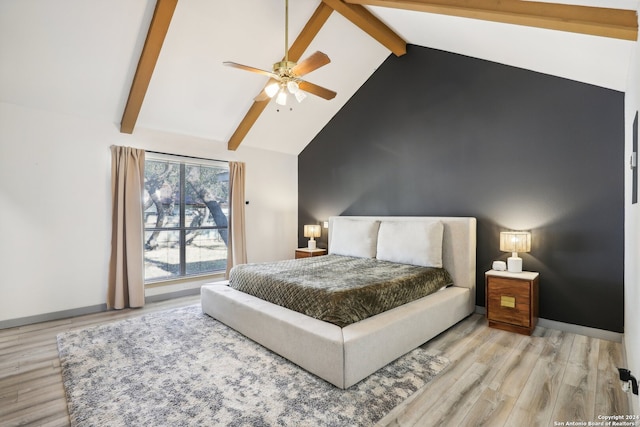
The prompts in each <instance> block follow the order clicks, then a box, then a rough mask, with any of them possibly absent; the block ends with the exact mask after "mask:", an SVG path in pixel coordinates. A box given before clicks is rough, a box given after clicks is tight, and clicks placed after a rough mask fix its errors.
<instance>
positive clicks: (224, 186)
mask: <svg viewBox="0 0 640 427" xmlns="http://www.w3.org/2000/svg"><path fill="white" fill-rule="evenodd" d="M197 162H198V163H195V162H193V161H192V159H187V158H180V157H174V156H164V155H155V154H151V153H148V154H147V158H146V161H145V170H144V187H145V192H144V227H145V228H144V275H145V283H148V282H155V281H161V280H171V279H176V278H180V277H185V276H193V275H202V274H211V273H214V272H218V271H224V270H225V269H226V264H227V232H228V228H227V223H228V213H229V203H228V201H229V166H228V164H227V163H225V162H215V161H207V160H202V161H200V160H198V161H197Z"/></svg>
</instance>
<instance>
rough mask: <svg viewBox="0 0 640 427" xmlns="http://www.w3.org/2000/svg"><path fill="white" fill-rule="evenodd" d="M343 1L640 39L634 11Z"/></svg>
mask: <svg viewBox="0 0 640 427" xmlns="http://www.w3.org/2000/svg"><path fill="white" fill-rule="evenodd" d="M324 1H328V0H324ZM332 1H338V0H332ZM344 1H346V2H347V3H350V4H352V5H354V6H356V5H360V6H363V5H367V6H382V7H388V8H394V9H406V10H413V11H419V12H428V13H436V14H441V15H451V16H459V17H464V18H472V19H482V20H485V21H494V22H501V23H506V24H515V25H525V26H529V27H537V28H545V29H550V30H558V31H567V32H573V33H580V34H589V35H593V36H601V37H609V38H617V39H622V40H633V41H635V40H637V38H638V18H637V16H636V12H635V11H634V10H621V9H610V8H602V7H591V6H576V5H567V4H556V3H542V2H534V1H522V0H344Z"/></svg>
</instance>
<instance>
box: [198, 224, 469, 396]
mask: <svg viewBox="0 0 640 427" xmlns="http://www.w3.org/2000/svg"><path fill="white" fill-rule="evenodd" d="M329 224H330V225H329V254H330V255H336V256H349V257H356V258H375V259H381V260H384V261H389V262H394V263H398V264H412V265H422V266H427V265H429V264H434V266H435V267H442V268H444V269H446V271H447V272H448V274H449V276H450V278H451V282H452V285H451V286H444V287H442V288H441V289H439V290H437V291H435V292H433V293H431V294H430V295H428V296H424V297H421V298H419V299H416V300H413V301H411V302H408V303H405V304H403V305H400V306H398V307H395V308H392V309H390V310H386V311H384V312H381V313H379V314H375V315H371V316H370V317H366V318H364V319H363V320H357V321H355V322H353V323H349V324H346V325H344V326H339V325H337V324H335V323H332V322H330V321H324V320H320V319H317V318H314V317H311V316H308V315H306V314H302V313H300V312H298V311H294V310H292V309H289V308H286V307H283V306H281V305H278V304H274V303H272V302H269V301H266V300H264V299H261V298H258V297H256V296H253V295H250V294H248V293H245V292H242V291H239V290H237V289H234V288H232V287H230V286H229V284H228V282H219V283H215V284H208V285H205V286H203V287H202V290H201V300H202V309H203V311H204V312H205V313H206V314H208V315H210V316H211V317H213V318H215V319H218V320H219V321H221V322H222V323H225V324H226V325H228V326H230V327H231V328H233V329H235V330H237V331H238V332H240V333H242V334H243V335H245V336H247V337H249V338H251V339H252V340H254V341H256V342H258V343H260V344H262V345H263V346H265V347H267V348H269V349H270V350H272V351H274V352H275V353H278V354H280V355H281V356H283V357H285V358H287V359H289V360H290V361H292V362H293V363H296V364H297V365H299V366H301V367H302V368H304V369H306V370H308V371H309V372H311V373H313V374H315V375H317V376H319V377H321V378H323V379H324V380H326V381H328V382H330V383H332V384H334V385H335V386H337V387H340V388H348V387H350V386H352V385H353V384H356V383H357V382H359V381H360V380H362V379H364V378H366V377H367V376H369V375H370V374H372V373H373V372H375V371H377V370H378V369H380V368H381V367H383V366H385V365H387V364H388V363H390V362H392V361H393V360H395V359H396V358H398V357H400V356H402V355H403V354H405V353H407V352H409V351H411V350H412V349H414V348H416V347H417V346H419V345H421V344H423V343H424V342H426V341H428V340H430V339H431V338H433V337H435V336H436V335H438V334H439V333H441V332H443V331H444V330H446V329H448V328H449V327H451V326H453V325H455V324H456V323H457V322H459V321H460V320H462V319H463V318H465V317H467V316H468V315H470V314H471V313H473V311H474V309H475V276H476V271H475V258H476V220H475V218H467V217H362V216H350V217H347V216H345V217H331V218H330V219H329ZM439 239H440V240H439ZM328 260H329V258H327V261H328ZM298 261H303V260H298ZM307 262H308V261H307ZM438 262H440V265H438ZM232 278H233V276H232Z"/></svg>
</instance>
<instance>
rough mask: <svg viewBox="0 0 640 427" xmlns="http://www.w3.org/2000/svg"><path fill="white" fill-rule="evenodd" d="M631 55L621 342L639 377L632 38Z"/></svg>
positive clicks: (639, 247) (637, 97)
mask: <svg viewBox="0 0 640 427" xmlns="http://www.w3.org/2000/svg"><path fill="white" fill-rule="evenodd" d="M634 55H635V57H634V58H633V59H632V61H631V65H630V69H629V77H628V80H629V81H628V86H627V92H626V96H625V123H626V142H627V144H626V151H625V154H626V156H625V157H626V158H625V169H626V171H627V172H626V174H625V202H626V209H625V263H624V264H625V278H624V281H625V295H624V301H625V302H624V305H625V307H624V312H625V314H624V317H625V319H624V343H625V350H626V356H627V365H628V368H629V369H630V370H631V372H632V374H633V375H634V376H635V377H636V378H638V379H640V267H639V265H640V203H637V204H631V185H632V172H631V168H629V163H628V161H629V158H630V156H631V152H632V143H633V126H632V125H633V118H634V116H635V114H636V112H637V111H638V110H639V109H640V42H639V41H636V49H635V52H634ZM631 399H632V401H633V408H632V409H633V413H634V414H640V400H639V399H638V396H635V395H631Z"/></svg>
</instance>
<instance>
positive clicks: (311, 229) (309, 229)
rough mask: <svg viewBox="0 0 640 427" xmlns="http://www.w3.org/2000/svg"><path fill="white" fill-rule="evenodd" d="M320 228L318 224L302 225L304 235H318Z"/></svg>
mask: <svg viewBox="0 0 640 427" xmlns="http://www.w3.org/2000/svg"><path fill="white" fill-rule="evenodd" d="M321 232H322V229H321V228H320V226H319V225H316V224H314V225H305V226H304V237H312V238H313V237H320V236H321V234H320V233H321Z"/></svg>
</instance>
